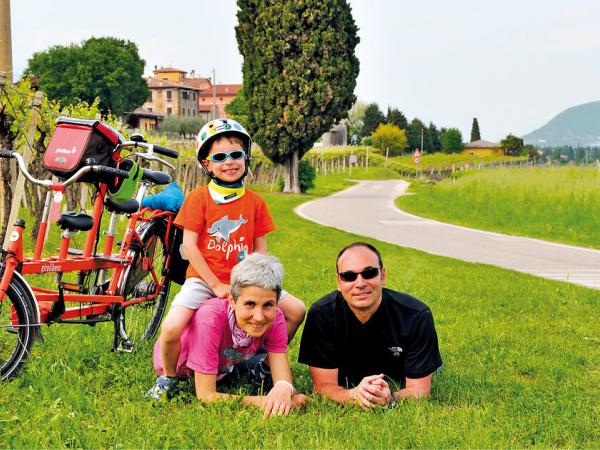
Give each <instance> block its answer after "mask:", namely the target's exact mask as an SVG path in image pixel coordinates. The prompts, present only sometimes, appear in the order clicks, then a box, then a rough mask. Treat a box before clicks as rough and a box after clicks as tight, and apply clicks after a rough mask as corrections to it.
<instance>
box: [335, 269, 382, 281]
mask: <svg viewBox="0 0 600 450" xmlns="http://www.w3.org/2000/svg"><path fill="white" fill-rule="evenodd" d="M379 269H380V268H379V267H367V268H366V269H365V270H363V271H362V272H353V271H351V270H348V271H346V272H338V275H339V277H340V280H342V281H346V282H348V283H351V282H352V281H356V279H357V278H358V276H359V275H360V276H361V277H363V279H365V280H371V279H373V278H375V277H376V276H377V275H379Z"/></svg>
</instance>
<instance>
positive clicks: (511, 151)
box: [500, 133, 572, 159]
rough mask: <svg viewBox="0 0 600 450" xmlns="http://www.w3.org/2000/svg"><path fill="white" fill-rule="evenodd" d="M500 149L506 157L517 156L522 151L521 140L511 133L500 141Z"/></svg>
mask: <svg viewBox="0 0 600 450" xmlns="http://www.w3.org/2000/svg"><path fill="white" fill-rule="evenodd" d="M500 147H502V148H503V149H504V154H505V155H506V156H519V155H520V154H521V151H522V150H523V139H521V138H519V137H517V136H515V135H513V134H512V133H511V134H509V135H508V136H506V137H505V138H504V139H502V140H501V141H500ZM571 159H572V158H571Z"/></svg>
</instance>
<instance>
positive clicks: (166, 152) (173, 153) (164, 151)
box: [153, 144, 179, 158]
mask: <svg viewBox="0 0 600 450" xmlns="http://www.w3.org/2000/svg"><path fill="white" fill-rule="evenodd" d="M153 150H154V151H155V152H156V153H158V154H159V155H163V156H168V157H169V158H178V157H179V152H178V151H177V150H173V149H172V148H167V147H163V146H161V145H156V144H154V149H153Z"/></svg>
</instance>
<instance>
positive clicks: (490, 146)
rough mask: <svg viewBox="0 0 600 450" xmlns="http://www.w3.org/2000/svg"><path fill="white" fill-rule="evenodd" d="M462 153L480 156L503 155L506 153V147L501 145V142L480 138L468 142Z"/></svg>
mask: <svg viewBox="0 0 600 450" xmlns="http://www.w3.org/2000/svg"><path fill="white" fill-rule="evenodd" d="M462 154H463V155H478V156H502V155H504V149H503V148H502V147H501V146H500V144H496V143H495V142H490V141H485V140H483V139H479V140H478V141H473V142H469V143H468V144H466V145H465V147H464V148H463V151H462Z"/></svg>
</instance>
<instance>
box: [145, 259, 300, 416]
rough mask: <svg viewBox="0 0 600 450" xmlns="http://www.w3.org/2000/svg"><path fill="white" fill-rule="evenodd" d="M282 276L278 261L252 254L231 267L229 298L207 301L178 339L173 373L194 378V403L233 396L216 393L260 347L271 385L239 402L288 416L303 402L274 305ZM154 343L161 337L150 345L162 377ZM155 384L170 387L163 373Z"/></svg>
mask: <svg viewBox="0 0 600 450" xmlns="http://www.w3.org/2000/svg"><path fill="white" fill-rule="evenodd" d="M282 278H283V266H282V265H281V263H280V262H279V260H278V259H277V258H275V257H274V256H267V255H261V254H259V253H253V254H251V255H249V256H248V257H246V258H245V259H244V260H243V261H242V262H240V263H239V264H238V265H237V266H235V267H234V268H233V270H232V272H231V289H230V292H231V293H230V295H229V298H228V300H224V299H220V298H213V299H211V300H207V301H206V302H204V303H203V304H202V305H201V306H200V308H199V309H198V310H197V311H196V312H195V314H194V316H193V318H192V320H191V321H190V323H189V325H188V327H187V328H186V329H185V330H184V332H183V334H182V336H181V352H180V355H179V360H178V362H177V374H178V375H179V376H180V377H185V378H187V377H192V376H193V377H194V382H195V387H196V396H197V397H198V399H199V400H201V401H203V402H211V401H214V400H216V399H223V398H235V397H237V396H236V395H230V394H224V393H219V392H217V385H221V384H224V383H225V382H227V381H228V378H229V379H231V378H232V376H233V373H234V368H235V366H236V365H238V364H239V365H244V362H247V360H248V359H249V358H250V357H252V356H254V355H255V354H256V352H257V350H258V349H259V348H261V347H264V348H265V349H266V351H267V359H268V362H269V365H270V368H271V375H272V378H273V387H272V389H271V390H270V391H269V393H268V394H267V395H266V396H263V395H256V396H247V397H244V398H243V400H242V401H243V402H244V403H247V404H252V405H255V406H258V407H260V408H262V409H263V410H264V414H265V415H283V414H287V413H288V412H289V411H290V409H291V408H295V407H298V406H301V405H303V404H304V403H305V402H306V400H307V398H306V396H305V395H302V394H298V393H296V390H295V388H294V386H293V384H292V372H291V370H290V365H289V363H288V359H287V331H286V325H285V318H284V316H283V313H282V312H281V310H280V309H279V308H278V307H277V301H278V299H279V294H280V292H281V282H282ZM159 344H160V339H159V340H158V341H157V342H156V345H155V347H154V368H155V369H156V371H157V372H158V374H159V375H161V374H162V373H163V370H162V363H161V359H160V348H159ZM254 359H257V360H260V358H254ZM236 372H237V371H236ZM159 380H161V382H162V384H164V385H165V390H168V389H169V384H170V383H169V382H171V383H173V385H174V384H175V383H174V380H171V379H169V378H168V377H166V376H164V375H162V376H161V377H160V378H159Z"/></svg>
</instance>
